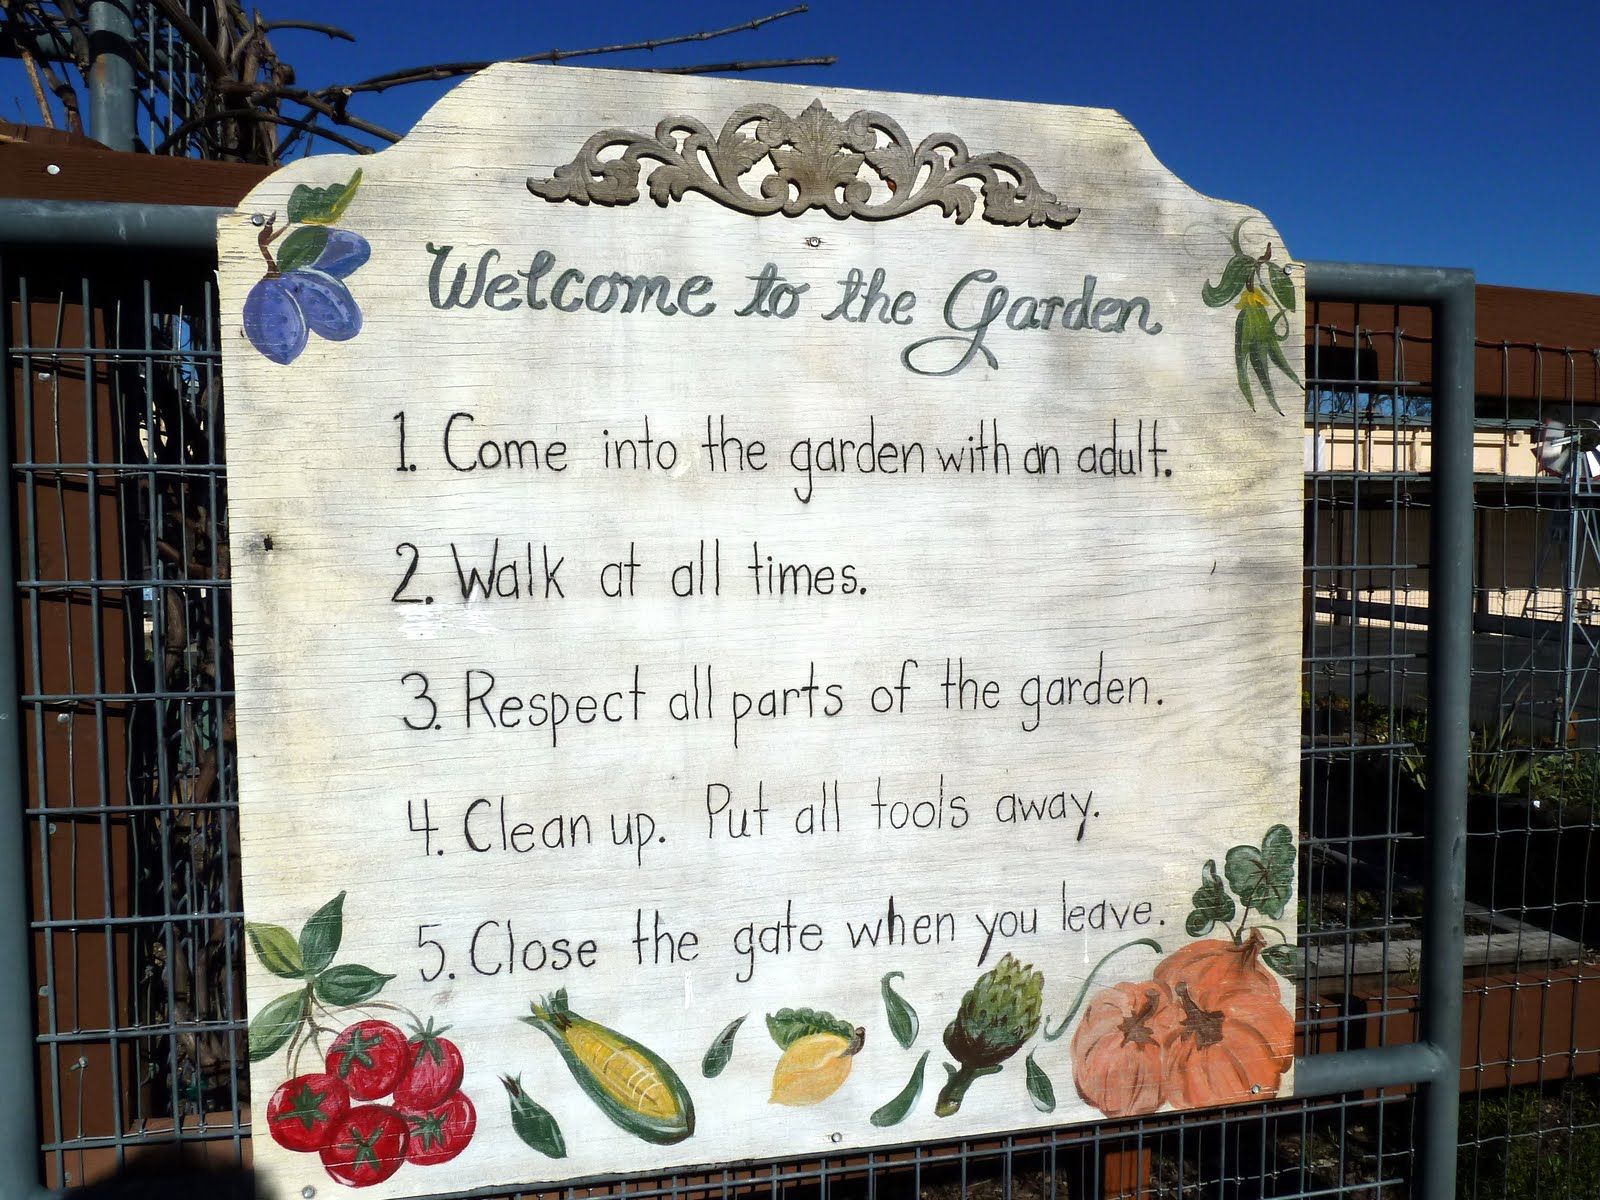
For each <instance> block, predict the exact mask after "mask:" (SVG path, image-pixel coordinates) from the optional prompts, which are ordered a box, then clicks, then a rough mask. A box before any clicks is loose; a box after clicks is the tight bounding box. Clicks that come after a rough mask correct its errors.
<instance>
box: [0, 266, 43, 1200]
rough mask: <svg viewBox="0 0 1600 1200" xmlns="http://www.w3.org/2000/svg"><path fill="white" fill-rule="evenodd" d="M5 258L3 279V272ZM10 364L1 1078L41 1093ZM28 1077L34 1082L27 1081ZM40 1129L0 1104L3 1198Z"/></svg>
mask: <svg viewBox="0 0 1600 1200" xmlns="http://www.w3.org/2000/svg"><path fill="white" fill-rule="evenodd" d="M3 268H4V263H3V261H0V279H4V278H5V272H4V269H3ZM8 309H9V305H8V304H7V303H5V299H4V296H3V294H0V345H6V346H9V345H11V337H10V329H9V326H8V322H7V320H6V313H7V311H8ZM10 382H11V370H10V366H9V364H5V365H0V421H4V425H3V427H0V454H4V456H5V472H4V485H3V486H0V808H3V815H0V913H3V914H5V919H4V920H0V964H3V969H0V1078H5V1079H10V1080H12V1081H13V1082H14V1083H15V1085H16V1086H17V1094H18V1095H27V1096H30V1097H32V1096H37V1095H38V1094H39V1084H38V1070H37V1067H38V1063H37V1059H36V1056H35V1049H34V1015H35V1013H36V1012H37V1011H38V1004H39V998H38V996H36V995H35V994H34V991H33V972H32V971H31V970H30V969H29V963H30V961H31V960H32V946H31V942H32V940H33V934H32V931H31V930H30V929H29V926H28V912H29V907H30V902H29V898H28V879H29V870H28V861H29V855H28V839H27V821H26V819H25V818H24V816H23V811H24V809H26V808H27V803H26V799H25V797H24V795H23V790H22V729H21V721H20V720H19V719H18V711H19V705H18V700H17V696H18V676H17V642H18V639H19V638H20V636H21V627H20V626H19V625H18V624H17V613H16V594H17V539H16V533H15V530H16V526H15V525H14V524H13V518H12V512H11V500H12V492H13V490H14V488H15V484H14V483H13V480H12V476H11V463H12V462H13V461H14V459H13V457H12V447H11V429H12V428H13V422H12V412H11V396H10ZM24 1082H27V1083H29V1084H30V1085H31V1086H30V1087H29V1088H26V1089H24V1088H22V1086H21V1084H22V1083H24ZM38 1162H39V1128H38V1125H37V1124H36V1122H35V1120H34V1105H33V1102H32V1101H31V1100H30V1101H29V1102H28V1103H25V1104H10V1105H6V1106H5V1107H4V1109H3V1110H0V1200H27V1198H31V1197H35V1196H38V1195H39V1194H40V1190H41V1187H40V1182H39V1179H38V1175H37V1170H38V1167H37V1164H38Z"/></svg>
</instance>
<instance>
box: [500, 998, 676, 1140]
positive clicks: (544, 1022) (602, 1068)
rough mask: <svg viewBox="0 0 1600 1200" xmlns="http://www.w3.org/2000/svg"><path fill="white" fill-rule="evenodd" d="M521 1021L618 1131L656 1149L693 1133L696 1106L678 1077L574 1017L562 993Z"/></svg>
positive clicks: (628, 1041) (649, 1055)
mask: <svg viewBox="0 0 1600 1200" xmlns="http://www.w3.org/2000/svg"><path fill="white" fill-rule="evenodd" d="M522 1019H523V1021H525V1022H526V1023H527V1024H529V1025H532V1026H533V1027H534V1028H535V1029H538V1030H540V1031H542V1032H543V1033H544V1034H546V1035H547V1036H548V1037H549V1038H550V1040H551V1041H552V1042H554V1043H555V1044H556V1049H557V1050H559V1051H561V1057H562V1059H563V1061H565V1062H566V1064H567V1070H569V1071H571V1072H572V1077H573V1078H574V1079H575V1080H577V1081H578V1086H579V1087H581V1088H582V1089H583V1090H584V1091H585V1092H586V1093H587V1094H588V1096H589V1099H591V1100H593V1101H594V1102H595V1104H596V1105H598V1106H599V1108H600V1111H601V1112H603V1113H605V1115H606V1116H608V1117H609V1118H611V1121H612V1122H613V1123H614V1124H615V1125H616V1126H617V1127H618V1128H619V1129H622V1130H625V1131H626V1132H628V1133H631V1134H633V1136H634V1137H637V1138H642V1139H644V1140H645V1141H647V1142H654V1143H655V1144H656V1145H660V1146H670V1145H672V1144H673V1143H674V1142H681V1141H683V1140H684V1139H685V1138H686V1137H688V1136H689V1135H690V1134H692V1133H693V1132H694V1101H693V1100H692V1099H690V1097H689V1089H688V1088H686V1087H684V1086H683V1080H681V1079H679V1078H678V1073H677V1072H676V1071H674V1070H673V1069H672V1068H671V1067H670V1066H668V1065H667V1063H666V1062H665V1061H664V1060H663V1059H662V1058H661V1057H660V1056H659V1055H658V1054H656V1053H655V1052H654V1051H652V1050H649V1049H647V1048H645V1047H644V1046H641V1045H640V1044H639V1043H638V1042H636V1041H634V1040H633V1039H632V1038H630V1037H627V1036H625V1035H624V1034H620V1033H618V1032H617V1031H616V1030H615V1029H608V1028H606V1027H605V1026H604V1025H601V1024H599V1023H598V1022H596V1021H590V1020H588V1019H587V1018H585V1017H580V1016H579V1015H578V1014H577V1013H575V1012H573V1011H572V1010H571V1009H570V1008H568V1007H567V990H566V988H562V989H561V990H560V991H558V992H556V993H554V994H553V995H550V996H546V997H545V999H544V1001H543V1003H536V1004H534V1005H533V1015H532V1016H528V1017H523V1018H522Z"/></svg>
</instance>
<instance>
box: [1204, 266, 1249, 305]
mask: <svg viewBox="0 0 1600 1200" xmlns="http://www.w3.org/2000/svg"><path fill="white" fill-rule="evenodd" d="M1255 269H1256V260H1255V259H1253V258H1251V257H1250V256H1249V255H1247V254H1235V255H1234V256H1233V257H1232V258H1230V259H1229V260H1228V265H1227V266H1226V267H1224V268H1223V269H1222V278H1221V279H1219V280H1217V282H1216V283H1211V282H1209V281H1208V282H1207V283H1206V285H1205V287H1204V288H1202V289H1201V290H1200V298H1201V299H1202V300H1204V301H1205V302H1206V307H1208V308H1221V307H1222V306H1223V305H1225V304H1232V303H1233V302H1234V301H1235V300H1237V299H1238V298H1239V293H1240V292H1242V291H1244V285H1245V284H1247V283H1249V282H1250V276H1251V275H1252V274H1253V273H1254V272H1255Z"/></svg>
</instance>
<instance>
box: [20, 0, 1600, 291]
mask: <svg viewBox="0 0 1600 1200" xmlns="http://www.w3.org/2000/svg"><path fill="white" fill-rule="evenodd" d="M787 6H788V5H787V3H786V0H703V2H699V3H693V4H683V5H666V4H659V3H655V4H651V3H642V2H639V0H621V2H614V3H609V4H581V3H580V4H538V5H536V4H526V3H517V4H510V3H503V2H501V3H497V2H495V0H489V2H488V3H485V4H478V5H472V6H468V5H464V4H455V5H452V4H445V5H440V4H437V3H423V2H422V0H381V2H380V0H364V2H361V3H343V4H340V3H328V2H327V0H323V2H321V3H316V2H314V0H261V2H260V5H259V7H260V8H261V9H262V10H263V14H264V15H265V16H266V17H267V18H269V19H274V18H276V19H282V18H293V17H302V18H306V19H311V20H324V21H332V22H335V23H338V24H341V25H343V26H344V27H346V28H348V29H349V30H350V31H351V32H352V33H354V34H355V35H356V37H357V38H358V41H357V42H356V44H355V45H353V46H352V45H349V44H348V43H342V42H329V41H327V40H326V39H323V38H321V37H318V36H315V35H312V34H309V33H297V32H292V31H282V32H279V33H277V34H275V35H274V39H275V42H276V44H277V45H278V48H279V51H280V53H281V54H282V55H283V57H284V58H285V59H286V60H288V61H290V62H292V63H293V64H294V65H295V67H296V69H297V71H298V74H299V82H300V83H301V84H303V85H307V86H313V87H315V86H321V85H322V84H325V83H334V82H345V81H350V80H355V79H360V78H365V77H367V76H370V75H373V74H377V73H379V72H382V71H387V70H390V69H393V68H397V67H402V66H411V65H417V64H421V63H427V62H435V61H441V60H447V59H473V58H490V57H497V56H500V57H511V56H514V55H518V54H526V53H531V52H534V51H537V50H543V49H548V48H551V47H561V48H563V49H566V48H573V47H578V46H590V45H597V44H605V43H612V42H621V41H631V40H638V39H641V38H646V37H653V36H663V35H670V34H676V33H685V32H691V31H693V30H696V29H705V28H715V27H720V26H725V25H730V24H736V23H738V22H740V21H743V20H746V19H749V18H750V17H754V16H758V15H762V14H764V13H767V12H772V11H776V10H779V9H782V8H784V7H787ZM441 12H443V13H444V14H445V17H446V19H445V20H444V21H441V20H440V19H439V14H440V13H441ZM469 17H470V19H465V18H469ZM458 18H459V19H458ZM1597 48H1600V3H1597V2H1596V0H1581V2H1580V0H1574V2H1570V3H1557V4H1538V3H1533V4H1528V5H1507V4H1504V3H1501V4H1493V5H1491V4H1487V3H1480V2H1477V0H1460V2H1458V3H1443V2H1439V3H1416V2H1413V0H1391V2H1390V3H1386V4H1368V3H1354V4H1352V3H1333V4H1276V5H1273V4H1263V3H1260V0H1255V2H1252V3H1233V2H1231V0H1229V2H1222V0H1213V2H1208V3H1201V4H1176V3H1162V2H1161V0H1138V2H1135V3H1122V4H1092V5H1091V4H1073V3H1026V4H1015V3H1013V4H999V3H993V2H990V3H976V4H975V3H971V2H970V0H968V2H965V3H959V4H958V3H953V2H951V0H929V2H925V3H910V2H903V0H899V2H876V0H857V2H850V0H812V4H811V11H810V13H808V14H806V15H804V16H799V17H794V18H790V19H788V20H785V21H781V22H777V23H776V24H773V25H770V26H768V27H766V28H765V29H762V30H760V31H757V32H751V33H744V34H740V35H737V36H734V37H730V38H726V39H722V40H719V41H716V42H711V43H707V44H704V45H699V46H693V45H691V46H683V47H675V48H673V49H670V50H665V51H660V52H658V53H657V54H656V55H654V56H651V55H647V54H630V55H619V56H612V57H608V58H605V59H599V60H593V61H595V62H596V63H598V64H604V65H608V66H617V67H622V66H631V65H649V64H657V65H665V64H673V63H690V62H708V61H724V60H727V59H733V58H779V57H788V56H795V55H809V54H824V53H826V54H836V55H837V56H838V58H839V62H838V64H837V65H836V66H833V67H828V68H808V69H800V70H789V71H782V72H772V73H770V74H769V75H767V76H764V77H766V78H775V79H781V80H784V81H786V82H796V83H820V84H833V85H836V86H848V87H863V88H882V89H887V90H895V91H914V92H933V93H946V94H956V95H969V96H981V97H989V98H995V99H1010V100H1028V101H1036V102H1044V103H1055V104H1074V105H1087V106H1092V107H1107V108H1114V109H1116V110H1118V111H1119V112H1121V113H1122V114H1123V115H1125V116H1126V117H1128V118H1129V119H1130V120H1131V121H1132V122H1133V123H1134V124H1135V125H1136V126H1137V127H1138V128H1139V129H1140V131H1141V132H1142V133H1143V134H1144V136H1145V137H1146V138H1147V139H1148V140H1149V142H1150V144H1151V146H1152V148H1153V149H1154V150H1155V153H1156V154H1157V155H1158V156H1159V157H1160V158H1161V159H1162V160H1163V161H1164V162H1165V163H1166V164H1167V165H1168V166H1169V167H1170V168H1171V169H1172V170H1173V171H1174V172H1176V173H1177V174H1178V175H1179V176H1180V177H1182V178H1183V179H1185V180H1186V181H1187V182H1189V183H1190V184H1192V185H1193V186H1195V187H1196V188H1198V189H1200V190H1201V191H1203V192H1206V193H1209V194H1211V195H1215V196H1221V197H1225V198H1227V199H1230V200H1238V201H1243V202H1245V203H1249V204H1252V205H1255V206H1256V207H1258V208H1260V209H1262V210H1263V211H1265V212H1266V213H1267V214H1268V215H1269V216H1270V217H1271V218H1272V220H1273V221H1274V222H1275V223H1276V224H1277V225H1278V227H1279V229H1280V230H1281V231H1282V232H1283V233H1284V236H1285V237H1286V238H1287V240H1288V243H1289V247H1290V249H1291V250H1292V251H1293V252H1294V253H1295V254H1296V255H1297V256H1299V257H1302V258H1333V259H1346V260H1352V261H1370V262H1396V263H1427V264H1435V265H1443V266H1470V267H1473V268H1475V269H1476V270H1477V272H1478V275H1479V279H1480V280H1481V281H1482V282H1486V283H1504V284H1512V285H1516V286H1521V287H1537V288H1552V289H1561V290H1568V291H1586V292H1600V81H1597V77H1600V59H1597V57H1596V51H1597ZM446 86H447V85H414V86H412V87H409V88H405V89H399V90H395V91H391V92H387V93H384V94H381V95H377V96H370V97H365V98H363V99H362V101H361V103H360V104H359V105H357V106H354V111H357V112H359V113H361V114H363V115H366V116H369V117H370V118H372V119H373V120H376V121H378V122H380V123H382V124H386V125H389V126H391V127H393V128H396V129H400V130H404V129H407V128H409V127H410V125H411V124H412V123H413V122H414V121H415V120H416V119H417V117H418V116H420V115H421V113H422V112H423V111H425V110H426V108H427V107H428V105H429V104H430V103H431V102H432V101H433V100H434V99H436V98H437V97H438V96H439V95H440V94H442V92H443V91H444V90H446ZM7 99H8V101H9V97H7ZM23 99H24V101H25V104H24V111H28V110H31V108H32V105H31V102H29V101H27V97H26V94H24V96H23ZM6 107H7V108H8V109H10V110H11V112H8V113H7V115H8V116H14V115H15V112H16V110H17V105H16V104H15V103H14V102H8V103H7V105H6Z"/></svg>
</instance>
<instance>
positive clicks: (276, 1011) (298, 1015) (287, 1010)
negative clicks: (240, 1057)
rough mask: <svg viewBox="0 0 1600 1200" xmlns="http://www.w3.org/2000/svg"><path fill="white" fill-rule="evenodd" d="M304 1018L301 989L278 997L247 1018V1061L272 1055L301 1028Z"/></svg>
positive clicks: (304, 998)
mask: <svg viewBox="0 0 1600 1200" xmlns="http://www.w3.org/2000/svg"><path fill="white" fill-rule="evenodd" d="M305 1017H306V993H305V989H304V988H300V989H297V990H295V991H292V992H290V993H288V994H287V995H283V996H279V997H278V998H277V999H276V1000H274V1001H273V1002H272V1003H271V1004H269V1005H267V1006H266V1007H265V1008H263V1009H262V1010H261V1011H260V1012H258V1013H257V1014H256V1015H255V1016H253V1017H251V1018H250V1033H249V1042H250V1061H251V1062H260V1061H261V1060H262V1059H264V1058H271V1057H272V1056H273V1055H274V1054H276V1053H277V1052H278V1051H279V1050H280V1049H282V1048H283V1045H284V1043H285V1042H287V1041H288V1040H289V1039H290V1038H292V1037H293V1036H294V1031H295V1030H296V1029H299V1028H300V1022H301V1021H303V1020H305Z"/></svg>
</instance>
